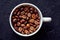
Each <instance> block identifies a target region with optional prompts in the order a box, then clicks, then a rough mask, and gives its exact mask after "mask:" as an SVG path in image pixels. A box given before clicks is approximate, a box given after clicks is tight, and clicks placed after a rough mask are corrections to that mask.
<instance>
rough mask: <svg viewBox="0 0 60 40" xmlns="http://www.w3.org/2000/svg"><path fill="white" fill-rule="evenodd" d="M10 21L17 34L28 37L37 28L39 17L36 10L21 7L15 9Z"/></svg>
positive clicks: (25, 6)
mask: <svg viewBox="0 0 60 40" xmlns="http://www.w3.org/2000/svg"><path fill="white" fill-rule="evenodd" d="M11 21H12V25H13V27H14V29H15V30H16V31H17V32H19V33H21V34H27V35H28V34H31V33H33V32H35V31H36V30H37V29H38V28H39V25H40V16H39V14H38V11H37V9H36V8H34V7H32V6H29V5H22V6H20V7H18V8H16V9H15V11H14V12H13V14H12V19H11Z"/></svg>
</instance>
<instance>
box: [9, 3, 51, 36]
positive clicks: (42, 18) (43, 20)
mask: <svg viewBox="0 0 60 40" xmlns="http://www.w3.org/2000/svg"><path fill="white" fill-rule="evenodd" d="M21 5H30V6H32V7H35V8H36V9H37V10H38V13H39V16H40V25H39V28H38V29H37V30H36V31H35V32H33V33H31V34H28V35H27V34H21V33H19V32H17V31H16V30H15V29H14V27H13V26H12V22H11V17H12V13H13V12H14V10H15V9H16V8H18V7H19V6H21ZM50 21H51V17H43V15H42V13H41V11H40V9H39V8H38V7H37V6H35V5H34V4H31V3H21V4H19V5H17V6H16V7H14V8H13V10H12V11H11V14H10V17H9V23H10V26H11V28H12V30H13V31H14V32H15V33H16V34H18V35H19V36H24V37H28V36H32V35H34V34H36V33H37V32H38V31H39V30H40V28H41V26H42V23H43V22H50Z"/></svg>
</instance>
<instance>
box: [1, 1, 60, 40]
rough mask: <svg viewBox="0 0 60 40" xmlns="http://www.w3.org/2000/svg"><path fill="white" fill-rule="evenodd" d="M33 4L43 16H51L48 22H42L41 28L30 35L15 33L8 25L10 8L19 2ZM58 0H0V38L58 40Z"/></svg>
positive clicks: (59, 3) (59, 32)
mask: <svg viewBox="0 0 60 40" xmlns="http://www.w3.org/2000/svg"><path fill="white" fill-rule="evenodd" d="M24 2H28V3H32V4H35V5H36V6H37V7H38V8H39V9H40V10H41V12H42V14H43V16H44V17H48V16H49V17H52V21H51V22H50V23H43V25H42V28H41V30H40V31H39V32H38V33H37V34H35V35H33V36H31V37H27V38H26V37H21V36H19V35H17V34H15V33H14V32H13V31H12V29H11V27H10V25H9V15H10V12H11V10H12V9H13V8H14V7H15V6H16V5H18V4H20V3H24ZM59 24H60V1H59V0H0V40H33V39H34V40H60V25H59Z"/></svg>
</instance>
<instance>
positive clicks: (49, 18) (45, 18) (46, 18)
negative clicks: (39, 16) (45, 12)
mask: <svg viewBox="0 0 60 40" xmlns="http://www.w3.org/2000/svg"><path fill="white" fill-rule="evenodd" d="M51 20H52V18H51V17H43V22H50V21H51Z"/></svg>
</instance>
